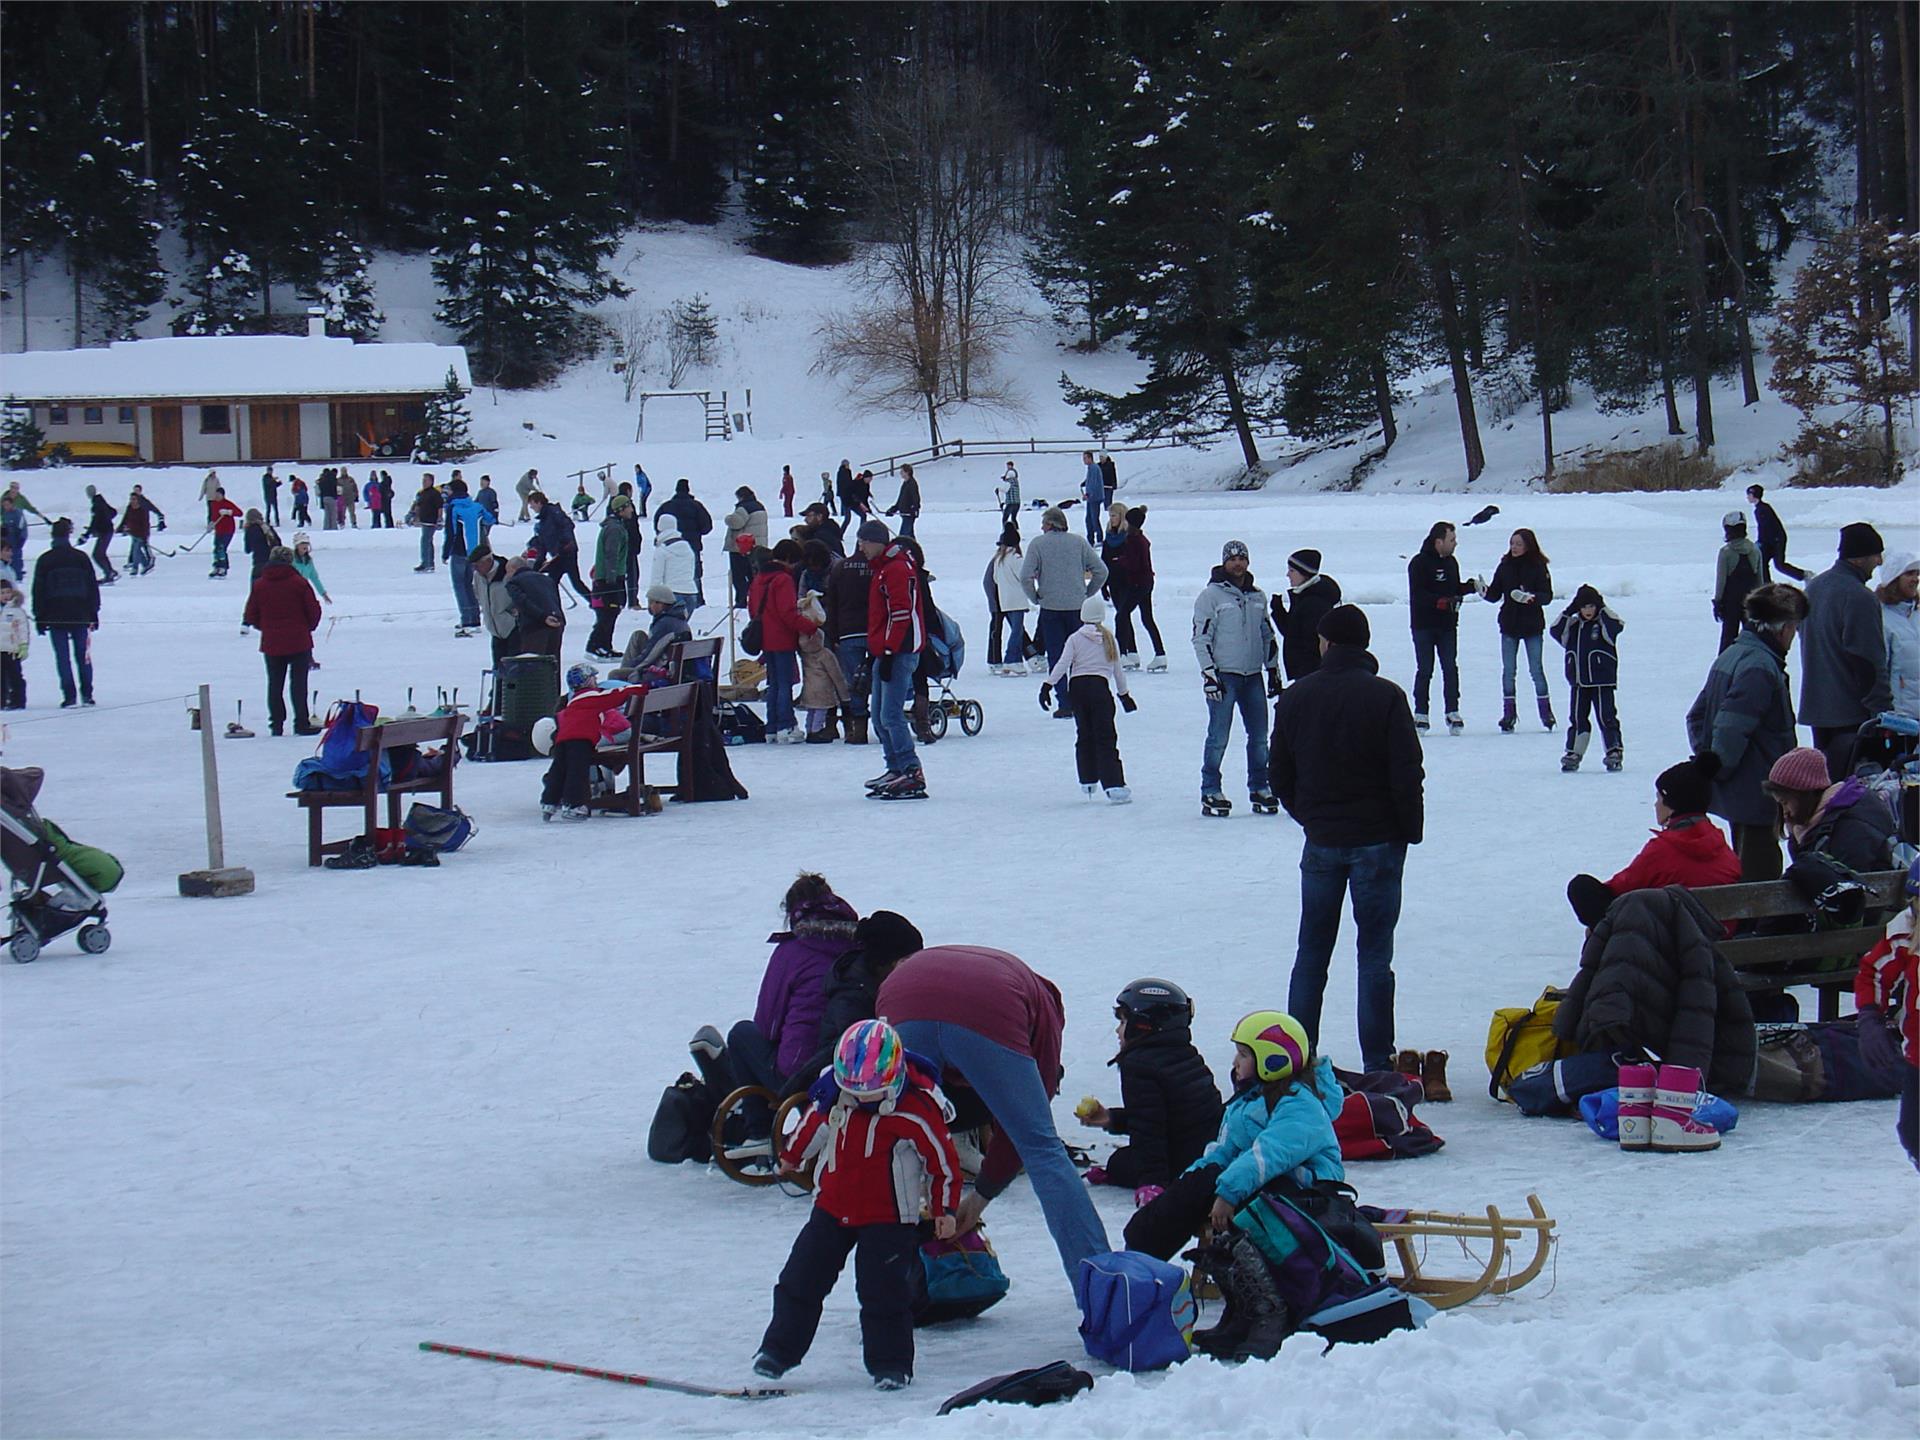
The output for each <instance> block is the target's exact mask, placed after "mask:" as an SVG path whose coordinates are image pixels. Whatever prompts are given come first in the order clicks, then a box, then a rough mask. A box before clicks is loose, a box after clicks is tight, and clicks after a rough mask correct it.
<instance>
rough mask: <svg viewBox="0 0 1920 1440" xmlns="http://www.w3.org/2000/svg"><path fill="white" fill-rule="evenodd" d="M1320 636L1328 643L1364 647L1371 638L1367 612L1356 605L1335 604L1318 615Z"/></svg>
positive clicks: (1371, 632)
mask: <svg viewBox="0 0 1920 1440" xmlns="http://www.w3.org/2000/svg"><path fill="white" fill-rule="evenodd" d="M1317 628H1318V630H1319V633H1320V638H1321V639H1322V640H1325V641H1326V642H1327V643H1328V644H1329V645H1358V646H1359V647H1360V648H1361V649H1363V650H1364V649H1366V647H1367V645H1368V643H1369V642H1370V641H1371V640H1372V639H1373V628H1372V627H1371V626H1370V625H1368V624H1367V612H1366V611H1364V610H1362V609H1361V608H1360V607H1359V606H1358V605H1336V606H1334V607H1333V608H1332V609H1331V610H1329V611H1327V613H1326V614H1324V615H1322V616H1321V617H1320V624H1319V626H1318V627H1317Z"/></svg>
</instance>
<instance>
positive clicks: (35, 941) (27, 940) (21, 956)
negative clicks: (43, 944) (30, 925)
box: [7, 930, 40, 965]
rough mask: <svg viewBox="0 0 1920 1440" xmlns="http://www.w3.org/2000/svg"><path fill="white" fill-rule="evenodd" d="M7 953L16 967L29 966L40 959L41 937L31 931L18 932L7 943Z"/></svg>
mask: <svg viewBox="0 0 1920 1440" xmlns="http://www.w3.org/2000/svg"><path fill="white" fill-rule="evenodd" d="M7 951H8V953H9V954H11V955H12V956H13V959H14V963H15V964H16V965H27V964H31V963H32V962H33V961H35V960H38V959H39V958H40V937H39V936H38V935H36V934H34V933H33V931H31V930H21V931H18V932H17V933H16V934H15V935H14V937H13V939H12V940H10V941H8V942H7Z"/></svg>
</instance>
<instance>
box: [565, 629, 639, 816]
mask: <svg viewBox="0 0 1920 1440" xmlns="http://www.w3.org/2000/svg"><path fill="white" fill-rule="evenodd" d="M567 691H568V694H567V703H566V704H564V705H562V706H561V707H560V710H559V713H558V714H556V715H555V716H554V730H553V760H552V762H551V763H550V764H549V765H548V766H547V776H546V781H545V783H544V784H543V785H542V787H541V790H540V818H541V819H542V820H584V819H586V818H587V813H588V812H587V784H588V777H589V776H590V775H591V773H592V771H593V752H594V751H595V750H596V749H597V748H599V745H600V742H601V741H603V740H614V739H618V738H619V737H620V736H622V735H624V734H626V732H627V731H628V729H629V728H631V727H630V723H629V721H628V720H627V717H626V715H625V714H624V713H622V712H623V710H624V707H625V706H626V704H627V702H628V701H629V700H632V699H634V698H636V697H637V696H641V695H644V694H646V693H647V687H646V686H644V685H627V686H623V687H622V688H620V689H618V690H602V689H601V688H600V672H599V671H598V670H597V669H595V668H594V667H593V666H591V665H586V664H581V665H574V666H571V667H569V668H568V670H567Z"/></svg>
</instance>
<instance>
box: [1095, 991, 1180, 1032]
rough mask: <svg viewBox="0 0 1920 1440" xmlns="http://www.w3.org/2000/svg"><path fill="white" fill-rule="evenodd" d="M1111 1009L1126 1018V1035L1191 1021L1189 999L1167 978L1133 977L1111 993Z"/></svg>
mask: <svg viewBox="0 0 1920 1440" xmlns="http://www.w3.org/2000/svg"><path fill="white" fill-rule="evenodd" d="M1113 1013H1114V1015H1115V1016H1116V1017H1117V1018H1119V1019H1121V1020H1124V1021H1126V1023H1127V1033H1128V1034H1129V1035H1151V1034H1153V1033H1154V1032H1155V1031H1156V1030H1164V1029H1166V1028H1168V1027H1169V1026H1188V1025H1191V1024H1192V1023H1193V1001H1192V1000H1191V999H1189V998H1188V996H1187V992H1186V991H1184V990H1182V989H1181V988H1180V987H1179V986H1178V985H1176V984H1174V983H1173V982H1172V981H1171V980H1152V979H1148V980H1136V981H1134V982H1133V983H1132V984H1131V985H1129V986H1127V988H1126V989H1124V990H1122V991H1121V992H1120V993H1119V994H1118V995H1116V996H1115V997H1114V1000H1113Z"/></svg>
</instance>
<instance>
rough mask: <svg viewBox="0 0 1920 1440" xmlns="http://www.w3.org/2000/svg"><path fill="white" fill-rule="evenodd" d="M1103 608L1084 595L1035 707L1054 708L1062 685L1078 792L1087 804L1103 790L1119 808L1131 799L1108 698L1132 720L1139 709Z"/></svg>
mask: <svg viewBox="0 0 1920 1440" xmlns="http://www.w3.org/2000/svg"><path fill="white" fill-rule="evenodd" d="M1106 620H1107V603H1106V601H1104V600H1102V599H1101V598H1100V597H1099V596H1098V595H1089V596H1088V597H1087V598H1086V599H1085V600H1084V601H1082V602H1081V605H1080V628H1079V629H1078V630H1076V631H1074V632H1073V634H1071V635H1069V636H1068V637H1067V643H1066V645H1065V646H1064V647H1063V648H1062V649H1061V651H1060V658H1059V659H1058V660H1056V661H1055V662H1054V666H1053V669H1052V670H1050V671H1049V672H1047V678H1046V679H1045V680H1044V681H1043V682H1042V683H1041V686H1040V708H1041V709H1042V710H1049V709H1052V708H1053V692H1054V689H1055V687H1056V686H1061V685H1064V686H1065V687H1066V689H1067V697H1068V699H1069V700H1070V701H1071V702H1072V704H1073V724H1074V732H1075V734H1074V742H1073V758H1074V761H1075V763H1076V764H1078V765H1079V767H1080V788H1081V790H1083V791H1085V792H1086V795H1087V798H1088V799H1092V798H1093V796H1094V794H1095V792H1096V791H1098V790H1101V789H1105V791H1106V792H1107V799H1108V800H1110V801H1112V802H1113V803H1114V804H1115V805H1124V804H1126V803H1127V802H1128V801H1129V800H1131V799H1133V792H1132V791H1131V790H1129V789H1128V788H1127V772H1126V771H1125V770H1124V769H1123V768H1122V767H1121V764H1120V737H1119V736H1118V734H1117V733H1116V732H1115V730H1114V726H1113V698H1114V695H1115V694H1116V693H1117V694H1118V695H1119V697H1120V708H1121V709H1122V710H1125V711H1126V712H1127V713H1128V714H1129V715H1131V714H1132V713H1133V712H1134V711H1135V710H1136V709H1138V708H1139V706H1138V705H1137V704H1136V703H1135V702H1134V698H1133V696H1131V695H1129V694H1128V693H1127V676H1126V672H1125V671H1124V670H1122V669H1121V668H1120V647H1119V646H1118V645H1116V644H1115V643H1114V639H1113V632H1112V631H1110V630H1109V629H1107V625H1106Z"/></svg>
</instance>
